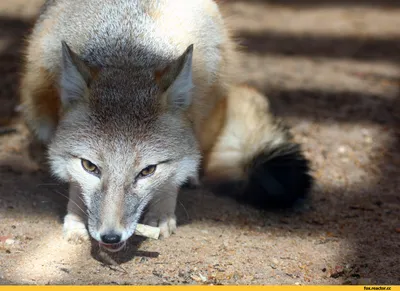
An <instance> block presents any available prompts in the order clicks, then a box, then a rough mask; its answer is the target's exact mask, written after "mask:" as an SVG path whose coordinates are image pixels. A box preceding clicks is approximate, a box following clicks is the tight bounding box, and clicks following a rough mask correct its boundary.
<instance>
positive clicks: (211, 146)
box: [20, 0, 312, 251]
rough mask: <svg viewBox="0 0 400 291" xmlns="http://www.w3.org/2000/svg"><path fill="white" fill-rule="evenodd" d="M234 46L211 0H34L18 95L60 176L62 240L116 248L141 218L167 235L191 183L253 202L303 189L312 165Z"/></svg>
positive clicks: (297, 194) (297, 195) (262, 203)
mask: <svg viewBox="0 0 400 291" xmlns="http://www.w3.org/2000/svg"><path fill="white" fill-rule="evenodd" d="M237 53H238V49H237V45H236V44H235V41H234V39H233V37H232V32H231V30H230V29H229V27H228V25H227V24H226V23H225V19H224V17H223V16H222V13H221V9H220V7H219V5H218V4H217V3H216V2H215V1H212V0H191V1H186V0H168V1H167V0H119V1H116V2H115V1H107V0H85V1H74V0H57V1H56V0H47V1H46V2H45V3H44V4H43V6H42V8H41V10H40V13H39V16H38V18H37V20H36V22H35V24H34V27H33V29H32V31H31V33H30V35H29V36H28V38H27V45H26V50H25V58H24V70H23V72H22V78H21V86H20V88H21V89H20V98H21V105H22V114H23V116H24V120H25V121H26V124H27V126H28V128H29V129H30V131H31V133H32V135H33V136H34V138H35V139H36V140H37V141H39V142H40V143H42V144H43V145H45V147H46V151H47V160H48V164H49V166H50V171H51V173H52V174H53V175H54V176H55V177H56V178H58V179H59V180H60V181H62V182H65V183H68V184H69V201H68V205H67V214H66V215H65V217H64V222H63V235H64V238H65V239H66V240H68V241H70V242H74V243H82V242H84V241H87V240H88V239H90V238H92V239H94V240H95V241H98V242H99V243H100V245H102V246H103V247H104V248H106V249H107V250H109V251H119V250H121V249H122V248H123V247H124V246H125V244H126V241H127V240H128V239H129V238H130V237H131V236H132V235H133V234H134V232H135V229H136V225H137V223H138V222H139V221H143V223H144V224H147V225H151V226H157V227H159V228H160V234H161V237H162V238H167V237H169V236H170V235H171V234H173V233H175V232H176V229H177V219H176V215H175V208H176V203H177V195H178V193H179V191H180V189H181V188H182V187H184V186H185V185H187V184H190V185H193V186H195V187H199V186H202V185H204V187H206V188H207V187H209V188H210V189H211V190H212V191H214V192H215V193H216V194H220V195H230V196H232V197H233V198H236V199H238V200H240V201H244V202H246V203H249V204H251V205H254V206H257V207H259V208H268V207H271V206H273V205H277V206H279V207H288V206H290V205H292V204H293V203H295V201H297V200H298V199H301V198H303V197H306V196H307V194H308V193H309V190H310V188H311V185H312V176H311V174H310V167H309V161H308V160H307V159H306V157H305V156H304V154H303V152H302V150H301V147H300V145H299V144H297V143H295V142H294V141H293V140H292V137H291V135H290V133H289V130H288V129H287V128H285V127H284V126H283V125H282V124H281V123H280V122H279V121H278V120H277V119H276V118H275V117H273V115H272V114H271V112H270V108H269V103H268V100H267V98H266V97H265V96H264V95H262V94H261V93H260V92H258V91H257V90H256V89H253V88H251V87H249V86H247V85H244V84H241V83H239V82H237V81H236V77H235V72H237V68H238V66H237V62H236V60H237Z"/></svg>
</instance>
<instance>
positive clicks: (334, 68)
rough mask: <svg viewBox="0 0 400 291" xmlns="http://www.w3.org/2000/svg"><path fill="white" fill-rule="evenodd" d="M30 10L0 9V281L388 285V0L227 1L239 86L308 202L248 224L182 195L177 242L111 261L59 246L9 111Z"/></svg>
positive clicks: (134, 249) (391, 139)
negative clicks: (252, 96) (308, 180)
mask: <svg viewBox="0 0 400 291" xmlns="http://www.w3.org/2000/svg"><path fill="white" fill-rule="evenodd" d="M40 2H41V1H39V0H35V1H34V0H30V1H27V0H26V1H23V0H13V1H10V0H3V1H1V2H0V105H1V106H0V126H3V127H2V129H4V128H5V127H10V128H13V129H15V130H16V132H14V133H8V134H4V133H3V134H2V135H1V136H0V283H3V284H305V285H308V284H374V283H376V284H400V267H399V266H400V248H399V247H400V240H399V238H400V195H399V189H400V187H399V182H400V177H399V176H400V175H399V173H400V168H399V165H400V156H399V134H400V131H399V128H400V127H399V125H400V124H399V117H400V116H399V110H400V107H399V104H400V102H399V84H400V82H399V78H400V68H399V61H400V31H399V26H400V2H399V1H372V0H370V1H367V0H357V1H356V0H353V1H352V0H348V1H344V0H342V1H339V0H338V1H334V0H330V1H329V0H320V1H316V0H315V1H312V0H297V1H283V0H281V1H280V0H275V1H274V0H270V1H256V0H252V1H244V0H243V1H226V3H224V4H223V6H224V7H225V8H226V10H227V12H228V13H229V14H230V16H231V17H230V18H229V21H230V22H231V23H232V26H233V28H234V29H235V30H236V31H237V34H238V37H239V39H240V40H241V42H242V44H243V46H244V47H245V48H246V54H245V55H244V57H243V59H242V60H241V62H242V65H243V76H244V78H245V80H246V81H248V82H250V83H251V84H254V85H255V86H256V87H257V88H259V89H260V90H262V91H263V92H265V93H266V94H268V96H269V97H270V99H271V102H272V104H273V108H274V110H275V111H276V113H277V114H278V115H280V116H282V117H284V118H285V119H286V120H287V122H288V123H289V124H290V125H291V126H292V127H293V133H294V135H295V137H296V139H297V140H298V141H299V142H301V143H303V145H304V149H305V151H306V154H307V156H308V157H309V158H310V159H311V160H312V166H313V174H314V176H315V177H316V179H317V184H316V186H315V189H314V191H313V195H312V199H311V202H310V204H309V205H306V207H304V208H303V209H298V210H294V211H288V212H260V211H256V210H254V209H252V208H250V207H246V206H243V205H239V204H237V203H236V202H234V201H231V200H228V199H221V198H216V197H214V196H213V195H212V194H211V193H207V192H205V191H201V190H200V191H199V190H191V191H189V190H186V191H183V192H182V193H181V195H180V198H179V201H180V203H179V205H178V217H179V221H180V223H181V225H180V227H179V230H178V232H177V234H176V235H174V236H172V237H170V238H169V239H167V240H162V241H140V240H132V242H131V243H130V245H129V247H128V249H127V250H126V251H124V252H121V253H119V255H118V256H114V257H112V258H109V257H105V256H104V254H101V253H99V251H98V249H97V247H96V245H95V244H94V245H93V246H91V245H89V244H87V245H81V246H73V245H70V244H68V243H66V242H64V241H63V240H62V238H61V217H62V215H63V214H64V212H65V207H66V198H65V195H66V194H67V192H66V188H65V186H64V185H58V184H57V182H55V181H54V180H52V179H51V178H50V177H49V175H48V174H47V173H46V171H42V170H39V169H38V167H37V165H36V164H35V163H34V162H33V161H32V160H31V159H30V158H29V156H28V151H27V145H28V141H29V138H28V134H27V131H26V129H25V128H24V126H23V125H22V123H21V121H20V118H19V117H18V114H16V113H14V108H15V106H16V105H17V104H18V94H17V92H16V88H17V82H18V78H17V73H16V72H17V71H18V69H19V66H20V65H19V62H20V55H19V54H18V51H19V49H20V47H21V40H22V37H23V36H24V35H26V33H27V32H28V31H29V27H30V23H31V20H32V18H33V17H34V16H35V14H36V13H37V9H38V7H39V4H40ZM4 126H5V127H4ZM107 263H113V264H114V265H112V264H111V265H109V264H107Z"/></svg>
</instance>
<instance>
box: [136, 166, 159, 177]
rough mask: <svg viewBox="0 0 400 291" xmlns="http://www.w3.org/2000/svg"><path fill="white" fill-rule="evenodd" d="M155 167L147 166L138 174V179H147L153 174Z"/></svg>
mask: <svg viewBox="0 0 400 291" xmlns="http://www.w3.org/2000/svg"><path fill="white" fill-rule="evenodd" d="M156 169H157V166H156V165H151V166H148V167H146V168H144V169H143V170H142V171H141V172H140V173H139V178H144V177H148V176H151V175H153V174H154V172H155V171H156Z"/></svg>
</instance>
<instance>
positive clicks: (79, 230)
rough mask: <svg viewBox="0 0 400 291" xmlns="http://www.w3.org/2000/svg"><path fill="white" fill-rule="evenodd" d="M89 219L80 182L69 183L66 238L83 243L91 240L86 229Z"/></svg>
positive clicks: (64, 228)
mask: <svg viewBox="0 0 400 291" xmlns="http://www.w3.org/2000/svg"><path fill="white" fill-rule="evenodd" d="M85 220H87V213H86V205H85V203H84V202H83V197H82V193H81V189H80V187H79V185H78V184H76V183H73V182H71V183H70V184H69V201H68V206H67V215H66V216H65V218H64V226H63V232H64V239H66V240H68V241H69V242H72V243H82V242H84V241H87V240H89V233H88V231H87V229H86V225H85Z"/></svg>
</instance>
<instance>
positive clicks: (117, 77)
mask: <svg viewBox="0 0 400 291" xmlns="http://www.w3.org/2000/svg"><path fill="white" fill-rule="evenodd" d="M192 54H193V46H189V47H188V48H187V50H186V51H185V52H184V53H183V54H182V55H181V56H180V57H179V58H177V59H175V60H173V61H171V62H170V63H169V64H167V65H166V66H165V67H163V68H155V69H144V70H140V69H137V68H134V69H132V70H130V69H127V70H125V69H124V70H123V69H119V68H100V69H99V68H96V69H93V68H90V67H89V66H88V65H86V64H85V63H84V62H83V61H82V60H81V59H80V58H79V57H78V55H77V54H75V53H74V52H73V51H72V50H71V49H70V48H69V46H68V45H67V44H66V43H65V42H62V64H61V74H60V82H59V88H60V98H61V103H62V110H63V114H62V118H61V120H60V123H59V125H58V128H57V130H56V133H55V135H54V137H53V139H52V141H51V144H50V146H49V161H50V165H51V169H52V172H53V173H54V175H56V176H57V177H59V178H60V179H62V180H63V181H66V182H73V183H75V184H77V185H79V186H80V189H81V193H82V197H83V200H84V202H85V204H86V207H87V214H88V229H89V233H90V234H91V236H92V237H93V238H94V239H96V240H97V241H99V242H101V240H102V236H103V235H105V234H107V233H110V232H112V233H117V234H118V235H119V236H120V237H121V241H125V240H126V239H128V238H129V237H130V236H131V235H132V234H133V232H134V231H135V229H136V224H137V222H138V220H139V218H140V217H141V214H142V212H143V211H144V209H145V207H146V205H147V204H148V203H149V201H150V200H152V199H163V197H167V196H168V195H169V193H168V189H176V188H177V187H179V186H181V185H182V184H183V183H184V182H185V181H186V180H187V179H188V178H189V177H191V176H196V173H197V169H198V165H199V162H200V153H199V149H198V144H197V141H196V138H195V136H194V132H193V128H192V124H191V121H190V116H189V114H188V109H189V107H190V105H191V97H192V96H191V91H192V88H193V84H192Z"/></svg>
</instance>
